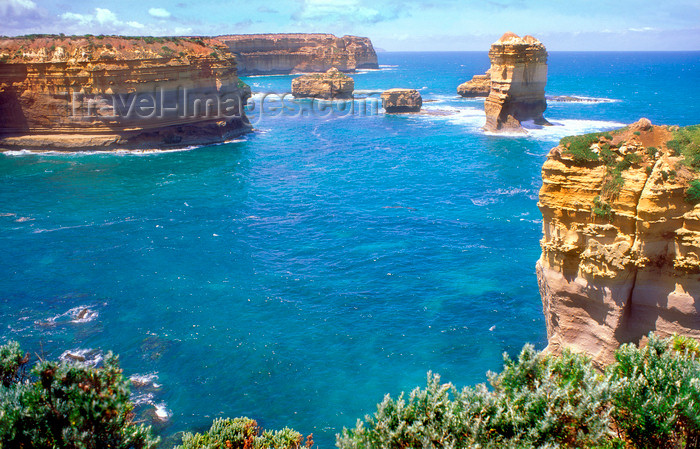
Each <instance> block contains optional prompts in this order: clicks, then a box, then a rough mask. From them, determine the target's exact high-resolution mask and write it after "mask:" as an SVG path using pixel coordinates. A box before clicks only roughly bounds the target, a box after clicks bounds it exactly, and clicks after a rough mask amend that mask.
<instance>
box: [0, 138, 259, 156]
mask: <svg viewBox="0 0 700 449" xmlns="http://www.w3.org/2000/svg"><path fill="white" fill-rule="evenodd" d="M245 141H246V137H245V136H243V137H237V138H234V139H229V140H225V141H223V142H217V143H210V144H206V145H189V146H186V147H182V148H167V149H160V148H144V149H137V150H128V149H116V150H105V151H95V150H84V151H57V150H11V151H2V152H0V154H5V155H7V156H27V155H35V156H60V157H74V156H95V155H102V156H105V155H117V156H153V155H160V154H167V153H179V152H182V151H192V150H196V149H197V148H202V147H209V146H218V145H226V144H229V143H239V142H245Z"/></svg>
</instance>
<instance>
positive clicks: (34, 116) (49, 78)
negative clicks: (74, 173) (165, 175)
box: [0, 36, 251, 150]
mask: <svg viewBox="0 0 700 449" xmlns="http://www.w3.org/2000/svg"><path fill="white" fill-rule="evenodd" d="M248 96H250V89H249V88H248V87H247V86H246V85H245V84H243V83H241V82H240V81H239V79H238V76H237V72H236V61H235V57H234V56H233V55H232V54H231V53H230V52H229V51H228V49H227V48H226V47H225V46H223V45H221V44H220V43H218V42H216V41H210V40H202V39H184V38H183V39H178V38H169V39H166V38H121V37H104V38H98V37H81V38H70V37H58V36H56V37H41V38H35V39H23V38H9V39H2V40H0V117H2V120H0V148H2V149H23V148H26V149H32V150H45V149H51V150H61V149H93V150H102V149H105V150H108V149H116V148H120V149H121V148H126V149H129V148H163V147H168V146H185V145H191V144H205V143H213V142H221V141H225V140H227V139H229V138H232V137H234V136H236V135H239V134H241V133H243V132H247V131H249V130H250V129H251V127H250V125H249V124H248V122H247V119H246V117H245V114H244V113H243V111H242V106H243V105H244V104H245V101H246V100H247V97H248Z"/></svg>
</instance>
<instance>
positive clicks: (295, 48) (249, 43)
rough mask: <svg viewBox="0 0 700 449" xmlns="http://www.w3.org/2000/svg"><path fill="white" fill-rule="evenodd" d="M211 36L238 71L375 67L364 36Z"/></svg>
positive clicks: (266, 72)
mask: <svg viewBox="0 0 700 449" xmlns="http://www.w3.org/2000/svg"><path fill="white" fill-rule="evenodd" d="M214 39H216V40H218V41H219V42H222V43H223V44H224V45H226V46H228V48H229V50H230V51H231V52H232V53H233V54H235V55H236V59H237V60H238V72H239V73H240V74H241V75H269V74H288V73H300V72H325V71H327V70H328V69H330V68H332V67H336V68H338V69H339V70H341V71H343V72H352V71H355V70H356V69H365V68H366V69H377V68H379V65H378V64H377V53H376V52H375V51H374V47H373V46H372V41H370V40H369V38H366V37H358V36H343V37H336V36H334V35H332V34H320V33H318V34H311V33H308V34H303V33H298V34H237V35H229V36H217V37H215V38H214Z"/></svg>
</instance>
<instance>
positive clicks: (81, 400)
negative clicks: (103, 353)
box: [0, 343, 158, 449]
mask: <svg viewBox="0 0 700 449" xmlns="http://www.w3.org/2000/svg"><path fill="white" fill-rule="evenodd" d="M0 353H1V354H2V357H3V361H2V366H3V369H7V368H8V367H9V368H10V369H12V368H13V367H14V366H16V364H17V363H18V357H20V356H22V354H21V351H19V345H17V344H16V343H9V344H7V345H5V346H3V347H1V348H0ZM5 356H7V358H5ZM22 357H23V359H22V360H21V361H20V362H21V363H22V365H23V364H25V363H26V361H27V358H26V356H22ZM7 360H9V362H7ZM132 411H133V405H132V404H131V402H130V401H129V381H128V380H127V379H125V378H124V376H123V375H122V371H121V370H120V369H119V366H118V361H117V357H115V356H113V355H112V354H111V353H110V354H108V355H107V357H106V358H105V362H104V366H103V367H101V368H89V367H85V366H82V365H77V364H73V363H55V362H47V361H44V362H41V363H39V364H38V365H36V366H35V367H34V369H33V370H32V381H31V382H29V381H23V380H20V381H18V382H14V383H10V384H9V385H3V386H1V387H0V418H1V419H0V447H2V448H8V449H9V448H62V449H63V448H65V449H79V448H80V449H82V448H108V447H109V448H117V449H143V448H154V447H155V446H156V444H157V443H158V439H155V438H153V437H152V436H151V431H150V427H144V426H142V425H139V426H137V425H135V424H134V422H133V421H132V419H133V413H132Z"/></svg>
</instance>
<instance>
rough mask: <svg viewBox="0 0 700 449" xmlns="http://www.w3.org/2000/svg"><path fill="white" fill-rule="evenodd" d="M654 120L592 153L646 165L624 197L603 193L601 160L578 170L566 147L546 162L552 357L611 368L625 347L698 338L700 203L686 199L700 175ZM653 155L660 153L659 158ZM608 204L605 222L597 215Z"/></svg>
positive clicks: (627, 177) (546, 292) (543, 288)
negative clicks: (607, 150)
mask: <svg viewBox="0 0 700 449" xmlns="http://www.w3.org/2000/svg"><path fill="white" fill-rule="evenodd" d="M647 122H648V121H647V120H646V119H644V121H640V122H637V124H634V125H632V126H630V127H629V129H626V130H625V129H623V130H621V131H620V132H617V133H616V132H613V133H612V137H613V139H612V140H608V139H606V138H602V139H601V141H600V142H598V143H594V144H593V145H592V147H591V148H593V150H594V151H601V148H604V145H611V148H612V150H613V151H614V152H615V154H616V155H617V158H618V160H621V159H622V157H623V155H625V154H628V155H629V154H635V155H636V157H637V158H638V160H639V162H638V163H634V164H632V166H631V167H630V168H629V169H626V170H623V171H622V178H623V179H624V184H623V186H622V188H621V190H620V192H619V194H618V195H617V196H613V197H610V198H609V197H606V196H605V194H604V193H603V192H602V188H603V185H604V183H606V179H608V178H607V177H608V176H610V175H609V173H608V169H607V168H606V166H605V164H604V163H603V162H602V161H590V162H585V163H575V162H574V160H573V159H572V156H571V154H569V153H568V152H567V151H566V149H565V148H563V147H561V146H558V147H555V148H553V149H552V150H551V151H550V152H549V155H548V157H547V160H546V161H545V163H544V166H543V168H542V181H543V184H542V188H541V190H540V196H539V203H538V205H539V208H540V210H541V212H542V217H543V234H544V235H543V238H542V240H541V246H542V255H541V257H540V259H539V261H538V262H537V267H536V269H537V277H538V282H539V286H540V293H541V295H542V303H543V311H544V315H545V320H546V325H547V336H548V339H549V346H548V350H550V351H553V352H560V351H561V349H562V348H571V349H572V350H574V351H577V352H584V353H587V354H588V355H590V356H591V357H593V359H594V361H595V362H596V363H598V364H600V365H605V364H608V363H610V362H611V361H612V360H613V353H614V351H615V349H617V347H618V346H619V345H620V344H622V343H626V342H634V343H639V342H640V341H641V340H642V338H643V337H644V336H646V335H647V334H648V333H649V332H650V331H655V332H656V333H657V334H658V335H661V336H668V335H670V334H672V333H674V332H677V333H679V334H684V335H688V336H692V337H695V338H700V205H696V206H693V205H691V204H690V203H688V202H686V201H685V199H684V195H685V190H686V189H687V187H688V183H689V182H690V181H691V180H692V179H698V178H700V175H698V173H696V172H692V171H690V170H689V169H688V168H685V167H683V166H682V165H680V164H678V162H679V157H678V156H673V152H671V151H669V150H668V148H667V147H666V145H665V142H666V141H668V140H669V139H670V138H671V133H670V131H669V129H668V128H666V127H661V126H653V127H652V126H651V125H649V127H648V128H647ZM633 128H634V129H644V130H643V131H640V132H639V133H640V134H639V135H635V134H634V131H633ZM649 147H656V148H658V149H659V152H658V153H657V154H656V155H655V156H652V155H651V154H650V153H653V152H648V151H647V148H649ZM674 170H675V171H674ZM671 173H675V174H674V175H671ZM601 198H603V199H604V201H606V202H607V203H608V204H609V206H610V214H609V215H607V216H606V214H601V209H598V212H599V213H598V214H596V213H594V210H595V209H596V204H595V202H596V199H597V200H598V201H600V200H601ZM599 204H600V203H599Z"/></svg>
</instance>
